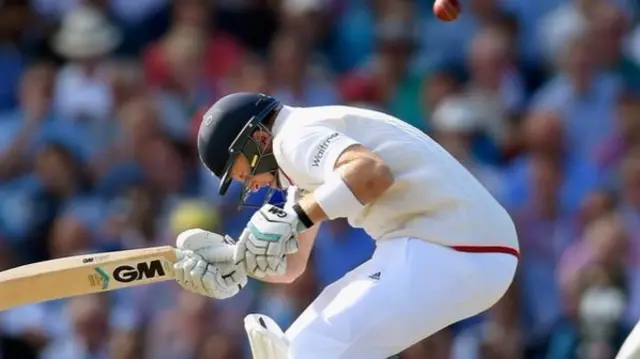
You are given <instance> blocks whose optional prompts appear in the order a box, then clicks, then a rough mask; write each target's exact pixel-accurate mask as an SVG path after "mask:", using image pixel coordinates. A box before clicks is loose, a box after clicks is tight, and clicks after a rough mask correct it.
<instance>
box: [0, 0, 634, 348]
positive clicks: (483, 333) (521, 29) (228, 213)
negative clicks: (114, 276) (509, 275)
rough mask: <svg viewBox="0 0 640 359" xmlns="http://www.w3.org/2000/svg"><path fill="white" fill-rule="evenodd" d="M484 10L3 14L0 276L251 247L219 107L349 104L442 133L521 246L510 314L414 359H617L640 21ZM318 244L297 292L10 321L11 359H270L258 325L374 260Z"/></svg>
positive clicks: (141, 1) (146, 299)
mask: <svg viewBox="0 0 640 359" xmlns="http://www.w3.org/2000/svg"><path fill="white" fill-rule="evenodd" d="M462 6H463V13H462V15H461V17H460V18H459V19H458V20H457V21H455V22H451V23H443V22H439V21H438V20H436V19H435V18H434V16H433V14H432V10H431V9H432V0H415V1H408V0H215V1H214V0H175V1H171V0H30V1H29V0H0V74H1V75H0V268H2V269H6V268H9V267H13V266H16V265H20V264H26V263H31V262H34V261H41V260H46V259H50V258H57V257H61V256H68V255H73V254H79V253H86V252H95V251H108V250H120V249H130V248H141V247H148V246H154V245H162V244H171V243H174V240H175V237H176V234H177V233H179V232H180V231H182V230H184V229H187V228H190V227H200V228H205V229H209V230H215V231H223V232H227V233H230V234H231V235H233V236H235V235H238V234H239V232H240V231H241V229H242V228H243V227H244V225H245V223H246V221H247V220H248V218H249V216H250V215H251V213H252V210H245V211H237V210H236V201H237V198H238V197H237V196H235V195H228V196H227V197H225V198H220V197H218V196H217V194H216V190H217V183H216V178H215V177H213V176H212V175H210V174H209V173H207V172H206V171H205V170H203V167H202V166H201V165H200V164H199V161H198V158H197V155H196V154H195V149H194V145H195V142H196V141H195V139H194V136H195V133H196V132H197V128H198V126H199V121H200V115H201V114H202V111H203V109H205V108H206V107H207V106H209V105H210V104H211V103H212V102H213V101H215V100H216V99H217V98H219V97H220V96H222V95H224V94H227V93H230V92H236V91H262V92H265V93H269V94H272V95H274V96H277V97H278V98H279V99H281V100H282V101H283V102H285V103H288V104H290V105H299V106H315V105H329V104H351V105H357V106H363V107H369V108H375V109H382V110H385V111H387V112H390V113H391V114H394V115H396V116H398V117H400V118H402V119H403V120H405V121H407V122H408V123H410V124H412V125H414V126H417V127H419V128H421V129H423V130H424V131H425V132H426V133H428V134H429V135H431V136H433V137H434V138H435V139H436V140H437V141H438V142H439V143H441V144H442V145H443V146H444V147H445V148H446V149H448V150H449V151H450V152H451V153H452V154H453V155H455V157H457V158H458V159H459V160H460V161H461V162H462V163H463V164H464V165H465V166H467V167H468V169H469V170H470V171H471V172H472V173H473V174H475V175H476V176H477V178H478V179H480V181H481V182H482V183H484V184H485V186H486V187H487V188H488V189H489V190H490V191H491V192H492V193H493V194H494V195H495V196H496V198H498V199H499V200H500V202H501V203H503V204H504V206H505V207H506V208H508V210H509V211H510V213H511V214H512V216H513V218H514V220H515V221H516V223H517V227H518V230H519V235H520V240H521V249H522V260H521V264H520V268H519V273H518V276H517V280H516V282H515V283H514V285H513V286H512V288H511V289H510V290H509V292H508V294H507V295H506V296H505V298H504V299H503V300H502V301H501V302H500V303H498V304H497V305H496V306H495V307H494V308H492V309H491V310H490V311H488V312H486V313H483V314H482V315H480V316H478V317H474V318H470V319H468V320H465V321H464V322H461V323H457V324H455V325H453V326H452V327H450V328H446V329H445V330H443V331H441V332H440V333H438V334H437V335H435V336H433V337H432V338H429V339H427V340H425V341H424V342H422V343H419V344H416V345H415V346H413V347H412V348H410V349H409V350H407V351H406V352H404V353H402V354H403V355H402V358H403V359H449V358H451V359H520V358H522V359H524V358H527V359H528V358H532V359H610V358H613V355H614V353H615V352H616V350H617V348H618V347H619V346H620V344H621V342H622V340H623V339H624V337H625V336H626V334H627V333H628V332H629V330H630V327H631V326H632V325H633V324H634V323H635V322H636V321H637V320H638V319H639V318H640V146H639V145H640V27H639V26H638V21H637V19H638V15H639V14H640V3H638V2H637V1H634V0H628V1H626V0H617V1H614V0H466V1H462ZM232 192H236V193H239V188H238V187H237V186H236V187H234V188H233V190H232ZM316 243H317V245H316V248H315V251H314V253H313V257H312V265H311V266H310V268H309V270H308V271H307V273H306V274H305V275H304V277H303V278H301V279H300V280H298V281H297V282H295V283H294V284H292V285H288V286H280V285H264V284H261V283H258V282H256V281H252V282H251V283H250V285H249V286H248V287H247V288H246V289H245V290H244V291H243V292H242V293H240V294H239V295H238V296H236V297H234V298H232V299H229V300H224V301H215V300H210V299H207V298H204V297H197V296H194V295H191V294H188V293H187V292H185V291H182V290H180V289H179V287H178V286H177V285H176V284H175V283H163V284H157V285H150V286H144V287H138V288H135V289H130V290H123V291H119V292H112V293H109V294H108V295H96V296H85V297H78V298H73V299H71V300H67V301H53V302H48V303H42V304H37V305H30V306H25V307H21V308H17V309H14V310H10V311H7V312H3V313H0V358H2V359H30V358H42V359H106V358H109V359H139V358H144V359H147V358H148V359H244V358H249V357H250V355H249V351H248V347H247V341H246V339H245V333H244V329H243V325H242V319H243V316H244V315H245V314H246V313H248V312H261V313H265V314H268V315H270V316H272V317H273V318H275V319H276V320H277V321H278V323H280V325H281V326H283V327H287V326H288V325H289V324H290V323H291V322H292V321H293V320H294V319H295V317H296V315H297V314H298V313H299V312H301V310H302V309H303V308H304V307H305V306H306V305H308V304H309V303H310V302H311V301H312V300H313V298H314V297H315V296H316V294H317V293H318V292H319V291H320V290H321V289H322V288H323V287H324V286H326V285H327V284H329V283H331V282H333V281H335V280H336V279H338V278H340V277H341V276H342V275H343V274H344V273H345V272H347V271H348V270H350V269H352V268H354V267H355V266H357V265H358V264H360V263H361V262H363V261H365V260H366V259H368V258H369V256H370V254H371V252H372V250H373V248H374V244H373V243H372V241H371V240H370V239H369V238H368V237H367V236H366V235H365V234H364V233H363V232H362V231H359V230H354V229H351V228H350V227H349V226H348V225H346V224H345V222H343V221H334V222H331V223H326V224H324V225H323V227H322V229H321V233H320V235H319V238H318V240H317V242H316ZM425 265H428V263H426V264H425ZM443 275H446V273H443ZM460 285H464V283H461V284H460ZM372 315H375V313H372ZM328 359H330V358H328ZM354 359H355V358H354Z"/></svg>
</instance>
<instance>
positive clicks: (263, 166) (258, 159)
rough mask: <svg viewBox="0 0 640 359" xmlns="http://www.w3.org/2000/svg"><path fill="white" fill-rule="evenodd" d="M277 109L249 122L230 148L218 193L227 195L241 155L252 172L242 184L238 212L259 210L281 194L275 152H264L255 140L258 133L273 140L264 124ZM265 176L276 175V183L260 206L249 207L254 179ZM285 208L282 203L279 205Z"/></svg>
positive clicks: (270, 187) (267, 110) (271, 109)
mask: <svg viewBox="0 0 640 359" xmlns="http://www.w3.org/2000/svg"><path fill="white" fill-rule="evenodd" d="M277 109H278V106H273V107H267V108H265V109H264V110H263V111H262V112H261V113H259V114H258V115H256V116H254V117H252V118H251V119H250V120H249V122H247V124H246V125H245V127H244V128H243V129H242V131H240V133H239V134H238V136H237V137H236V138H235V139H234V140H233V142H232V143H231V146H229V158H228V160H227V163H226V165H225V168H224V171H223V174H222V177H221V179H220V188H219V192H220V193H221V194H224V193H225V192H226V191H227V188H228V187H229V185H230V184H231V181H232V178H231V169H232V168H233V165H234V163H235V162H236V160H237V159H238V157H239V156H240V155H243V156H244V157H246V159H247V161H248V162H249V166H250V172H249V175H248V176H247V178H246V179H245V181H244V183H243V188H242V192H241V197H240V203H239V209H242V208H259V207H261V206H262V205H264V204H266V203H268V202H269V201H271V198H272V197H273V195H274V194H275V193H276V192H277V191H281V189H280V188H279V183H278V164H277V162H276V159H275V156H274V154H273V151H272V150H268V151H267V150H264V148H263V147H264V145H262V144H261V143H260V142H259V141H258V140H256V139H255V138H254V137H253V136H254V134H255V133H260V132H263V133H267V134H268V135H269V136H271V137H272V136H273V134H272V133H271V131H270V130H269V128H268V127H267V126H265V125H264V124H263V123H262V121H263V119H264V118H265V117H267V116H268V115H269V114H270V113H271V112H273V111H274V110H277ZM262 173H270V174H272V175H273V178H274V179H273V182H272V183H271V184H270V186H269V188H268V189H267V193H266V196H265V198H264V199H263V201H261V203H256V204H250V203H248V200H249V198H250V197H251V195H252V194H253V193H254V191H253V189H252V188H251V187H250V182H251V178H252V177H254V176H255V175H259V174H262ZM277 204H282V203H277Z"/></svg>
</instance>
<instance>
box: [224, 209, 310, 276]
mask: <svg viewBox="0 0 640 359" xmlns="http://www.w3.org/2000/svg"><path fill="white" fill-rule="evenodd" d="M304 229H306V228H304V226H303V225H302V224H301V223H300V220H299V219H298V216H297V215H296V213H295V212H293V211H292V210H290V209H286V207H285V209H281V208H279V207H276V206H274V205H271V204H265V205H264V206H262V208H260V209H259V210H258V211H257V212H256V213H254V214H253V216H252V217H251V219H250V220H249V223H248V224H247V227H246V228H245V229H244V231H243V232H242V234H241V235H240V238H239V239H238V242H237V244H236V247H235V253H234V259H235V262H236V264H238V265H239V266H242V267H244V268H245V270H246V272H247V273H248V274H249V275H251V276H253V277H256V278H263V277H265V276H267V275H275V276H278V275H283V274H284V273H285V272H286V270H287V259H286V255H287V254H292V253H295V252H297V251H298V240H297V239H296V236H297V235H298V233H299V232H300V231H301V230H304Z"/></svg>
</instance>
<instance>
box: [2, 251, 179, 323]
mask: <svg viewBox="0 0 640 359" xmlns="http://www.w3.org/2000/svg"><path fill="white" fill-rule="evenodd" d="M175 262H176V252H175V249H174V248H172V247H170V246H161V247H152V248H145V249H133V250H125V251H115V252H102V253H93V254H85V255H79V256H73V257H66V258H60V259H53V260H49V261H44V262H39V263H33V264H27V265H24V266H20V267H15V268H12V269H8V270H6V271H3V272H0V311H2V310H6V309H9V308H13V307H17V306H22V305H25V304H31V303H39V302H45V301H49V300H54V299H60V298H68V297H73V296H79V295H84V294H91V293H99V292H106V291H112V290H116V289H120V288H126V287H133V286H138V285H143V284H150V283H157V282H163V281H167V280H170V279H173V278H174V276H173V264H174V263H175Z"/></svg>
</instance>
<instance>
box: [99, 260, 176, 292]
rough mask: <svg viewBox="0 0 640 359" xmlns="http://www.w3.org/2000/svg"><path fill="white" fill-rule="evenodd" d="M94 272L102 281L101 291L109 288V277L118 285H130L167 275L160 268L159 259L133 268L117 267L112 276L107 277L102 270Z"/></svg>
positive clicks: (128, 266)
mask: <svg viewBox="0 0 640 359" xmlns="http://www.w3.org/2000/svg"><path fill="white" fill-rule="evenodd" d="M96 272H97V273H98V275H99V276H100V278H101V279H102V289H107V288H108V287H109V280H110V277H113V279H115V280H116V281H117V282H120V283H131V282H135V281H139V280H143V279H151V278H156V277H164V276H166V275H167V272H166V271H165V269H164V267H163V266H162V261H161V260H159V259H155V260H152V261H149V262H140V263H138V264H136V265H135V267H134V266H131V265H121V266H118V267H116V268H115V269H114V270H113V273H112V276H109V275H108V274H107V273H106V272H105V271H104V270H103V269H102V268H96Z"/></svg>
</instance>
